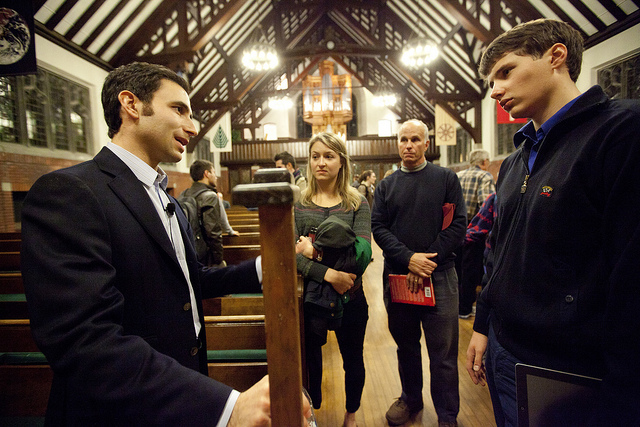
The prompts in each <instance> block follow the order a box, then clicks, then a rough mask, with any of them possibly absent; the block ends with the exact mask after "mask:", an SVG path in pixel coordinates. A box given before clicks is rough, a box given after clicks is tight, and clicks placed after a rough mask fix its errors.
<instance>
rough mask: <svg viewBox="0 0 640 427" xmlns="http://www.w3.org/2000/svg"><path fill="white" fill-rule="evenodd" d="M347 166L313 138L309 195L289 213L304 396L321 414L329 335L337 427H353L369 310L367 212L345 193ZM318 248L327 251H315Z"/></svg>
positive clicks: (336, 147)
mask: <svg viewBox="0 0 640 427" xmlns="http://www.w3.org/2000/svg"><path fill="white" fill-rule="evenodd" d="M349 164H350V162H349V155H348V154H347V147H346V145H345V143H344V142H343V141H342V140H341V139H340V138H338V137H337V136H336V135H334V134H331V133H326V132H320V133H318V134H317V135H315V136H313V137H312V138H311V140H310V141H309V161H308V163H307V165H308V166H307V176H308V177H309V187H308V188H307V191H306V192H304V193H303V194H302V198H301V200H300V201H299V202H298V203H296V205H295V207H294V213H295V223H296V238H298V240H297V244H296V252H297V264H298V272H299V273H300V274H301V275H302V277H303V278H304V282H305V295H304V300H305V305H304V307H305V309H304V316H305V318H304V324H305V356H306V361H307V370H308V378H309V394H310V395H311V400H312V402H313V406H314V407H315V408H319V407H320V405H321V402H322V346H323V345H324V344H325V343H326V341H327V331H328V330H335V334H336V338H337V340H338V346H339V348H340V354H341V355H342V361H343V368H344V375H345V393H346V400H347V401H346V412H345V416H344V424H343V425H344V426H347V427H353V426H355V425H356V419H355V413H356V411H357V410H358V408H359V407H360V400H361V398H362V390H363V388H364V381H365V366H364V357H363V350H364V335H365V330H366V327H367V321H368V319H369V306H368V304H367V299H366V297H365V294H364V290H363V288H362V274H363V273H364V271H365V269H366V268H367V265H369V261H370V258H371V212H370V210H369V205H368V204H367V203H366V199H365V198H364V196H362V195H360V193H358V191H357V190H356V189H355V188H353V187H351V185H350V182H351V176H350V175H351V173H350V169H349ZM332 236H333V238H332V239H331V237H332ZM326 237H328V238H329V239H325V238H326ZM346 239H350V240H346ZM331 240H333V243H331ZM321 241H325V242H328V245H327V246H319V243H320V242H321ZM345 242H346V243H345ZM311 243H313V245H311ZM345 244H346V245H348V246H346V247H345ZM338 265H340V267H339V266H338ZM332 266H333V267H335V268H332Z"/></svg>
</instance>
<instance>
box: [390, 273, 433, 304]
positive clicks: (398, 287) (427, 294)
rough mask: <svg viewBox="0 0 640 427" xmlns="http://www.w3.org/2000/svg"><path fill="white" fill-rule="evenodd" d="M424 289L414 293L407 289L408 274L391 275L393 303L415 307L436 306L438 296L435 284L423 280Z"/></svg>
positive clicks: (428, 280)
mask: <svg viewBox="0 0 640 427" xmlns="http://www.w3.org/2000/svg"><path fill="white" fill-rule="evenodd" d="M423 283H424V289H423V290H421V291H419V292H417V293H415V294H414V293H413V292H411V291H410V290H409V289H408V288H407V276H406V274H390V275H389V289H390V291H391V301H393V302H401V303H404V304H415V305H429V306H432V307H433V306H435V305H436V295H435V293H434V292H433V283H431V280H430V279H423Z"/></svg>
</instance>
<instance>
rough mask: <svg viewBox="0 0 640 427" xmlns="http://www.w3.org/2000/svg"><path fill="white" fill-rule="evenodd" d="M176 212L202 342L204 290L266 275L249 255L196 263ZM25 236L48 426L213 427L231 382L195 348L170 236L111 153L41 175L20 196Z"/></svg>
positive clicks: (222, 290) (235, 287) (254, 287)
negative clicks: (216, 263) (47, 371)
mask: <svg viewBox="0 0 640 427" xmlns="http://www.w3.org/2000/svg"><path fill="white" fill-rule="evenodd" d="M173 202H174V203H175V200H173ZM176 215H177V216H178V221H179V223H180V229H181V231H182V237H180V236H178V238H182V239H183V240H184V243H185V249H186V255H187V263H188V266H189V273H190V276H191V281H192V284H193V288H194V291H195V295H196V300H197V302H198V312H199V313H200V321H201V323H202V325H203V330H202V333H201V334H200V335H201V337H202V338H203V341H204V335H205V334H204V321H203V315H202V302H201V299H202V298H210V297H213V296H218V295H223V294H226V293H230V292H260V285H259V283H258V277H257V274H256V270H255V263H254V262H253V261H250V262H248V263H245V264H242V265H239V266H237V267H229V268H226V269H221V270H211V269H207V268H204V267H203V266H202V265H200V264H198V263H197V261H196V255H195V252H194V250H193V244H192V237H191V232H190V231H189V230H190V229H189V226H188V222H187V220H186V218H185V216H184V214H183V212H182V211H181V210H179V209H178V210H177V212H176ZM174 238H175V236H174ZM22 239H23V242H22V272H23V278H24V285H25V292H26V295H27V302H28V307H29V312H30V315H31V328H32V331H33V334H34V337H35V339H36V342H37V343H38V346H39V347H40V349H41V350H42V352H43V353H44V354H45V356H46V357H47V360H48V361H49V363H50V364H51V367H52V368H53V370H54V380H53V386H52V390H51V394H50V398H49V406H48V409H47V423H48V424H50V425H128V426H130V425H205V424H206V425H215V423H216V422H217V421H218V419H219V417H220V415H221V413H222V410H223V408H224V405H225V402H226V401H227V398H228V396H229V394H230V392H231V388H229V387H228V386H226V385H224V384H221V383H219V382H216V381H214V380H213V379H211V378H209V377H207V376H206V374H207V362H206V342H204V344H203V345H202V347H201V348H200V349H199V350H198V351H197V352H195V350H194V347H197V345H196V337H195V330H194V326H193V317H192V312H191V307H190V298H189V290H188V286H187V281H186V280H185V277H184V275H183V272H182V270H181V269H180V265H179V264H178V260H177V258H176V255H175V251H174V249H173V247H172V244H171V241H170V239H169V237H168V236H167V233H166V231H165V228H164V227H163V225H162V222H161V220H160V218H159V217H158V213H157V211H156V209H155V208H154V206H153V203H152V202H151V200H150V198H149V196H148V193H147V192H146V190H145V189H144V188H143V185H142V183H141V182H140V181H139V180H138V179H137V178H136V176H135V175H134V174H133V172H132V171H131V170H130V169H129V168H128V167H127V166H126V165H125V164H124V163H123V162H122V161H121V160H120V159H119V158H118V157H117V156H116V155H115V154H113V152H111V151H110V150H109V149H108V148H103V149H102V151H101V152H100V153H99V154H98V155H96V157H95V158H94V159H93V160H91V161H88V162H85V163H82V164H79V165H77V166H73V167H70V168H67V169H63V170H59V171H56V172H52V173H50V174H47V175H45V176H43V177H42V178H40V179H39V180H38V181H37V182H36V183H35V184H34V185H33V187H32V188H31V190H30V191H29V193H28V195H27V197H26V200H25V202H24V206H23V218H22ZM194 353H195V354H194Z"/></svg>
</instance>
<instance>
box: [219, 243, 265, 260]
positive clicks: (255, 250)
mask: <svg viewBox="0 0 640 427" xmlns="http://www.w3.org/2000/svg"><path fill="white" fill-rule="evenodd" d="M223 250H224V260H225V261H226V262H227V265H234V264H239V263H241V262H242V261H246V260H249V259H253V258H256V257H257V256H258V255H260V245H259V244H258V245H255V244H253V245H227V246H224V247H223Z"/></svg>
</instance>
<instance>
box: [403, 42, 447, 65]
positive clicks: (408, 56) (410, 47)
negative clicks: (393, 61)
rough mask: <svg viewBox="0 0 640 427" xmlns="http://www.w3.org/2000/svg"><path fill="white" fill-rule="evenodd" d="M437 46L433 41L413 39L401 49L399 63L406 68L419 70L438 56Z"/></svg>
mask: <svg viewBox="0 0 640 427" xmlns="http://www.w3.org/2000/svg"><path fill="white" fill-rule="evenodd" d="M439 53H440V52H439V50H438V46H437V45H436V44H435V43H434V42H433V40H430V39H426V38H422V37H420V38H415V39H411V40H409V42H408V43H407V44H406V45H405V47H404V48H403V49H402V57H401V61H402V63H403V64H405V65H406V66H407V67H410V68H420V67H424V66H426V65H427V64H429V63H430V62H431V61H433V60H434V59H436V58H437V57H438V55H439Z"/></svg>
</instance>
